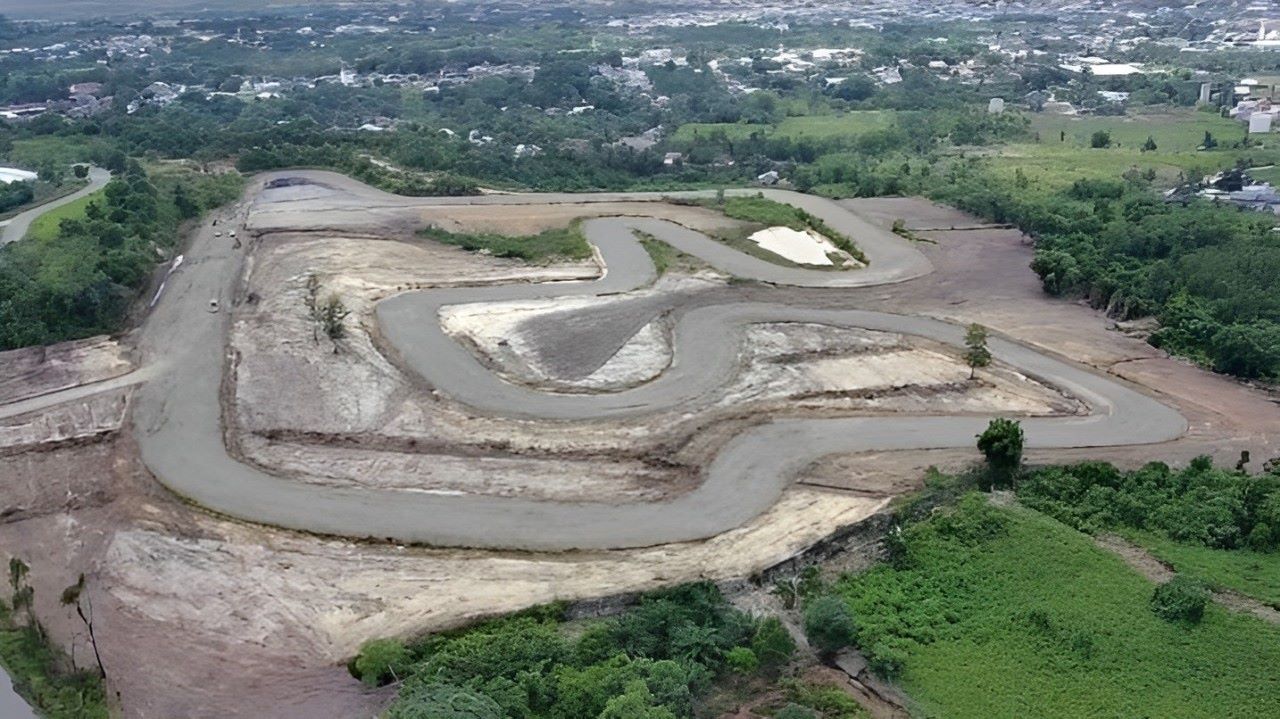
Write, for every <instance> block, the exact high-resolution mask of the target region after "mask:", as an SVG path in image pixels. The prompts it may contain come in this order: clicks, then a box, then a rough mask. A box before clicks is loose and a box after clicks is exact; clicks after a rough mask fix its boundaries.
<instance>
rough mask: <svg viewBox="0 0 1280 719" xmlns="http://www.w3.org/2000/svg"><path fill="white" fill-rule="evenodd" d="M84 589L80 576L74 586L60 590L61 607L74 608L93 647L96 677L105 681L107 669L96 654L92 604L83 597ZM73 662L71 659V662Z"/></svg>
mask: <svg viewBox="0 0 1280 719" xmlns="http://www.w3.org/2000/svg"><path fill="white" fill-rule="evenodd" d="M84 587H85V582H84V575H83V574H81V575H80V578H79V579H78V580H76V583H75V584H72V585H71V586H69V587H67V588H66V589H64V590H62V597H61V601H62V606H64V607H75V608H76V615H78V616H79V617H80V621H82V622H84V626H85V628H86V629H88V630H89V645H90V646H92V647H93V658H94V660H95V661H96V662H98V676H99V677H102V678H103V679H106V678H107V669H106V667H104V666H102V654H100V653H99V652H98V637H97V636H96V635H95V634H94V633H93V602H91V601H89V597H88V596H86V595H85V593H84ZM74 661H75V659H74V658H73V659H72V662H73V663H74Z"/></svg>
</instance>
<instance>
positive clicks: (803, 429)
mask: <svg viewBox="0 0 1280 719" xmlns="http://www.w3.org/2000/svg"><path fill="white" fill-rule="evenodd" d="M774 194H775V197H777V198H778V199H785V200H786V201H789V202H792V201H794V202H795V203H796V204H802V206H805V209H809V210H810V211H811V212H814V213H815V214H818V215H819V216H821V217H823V219H824V220H827V221H829V222H831V223H832V224H833V226H835V227H836V228H837V229H838V230H840V231H847V230H848V229H849V228H850V227H851V226H853V225H856V224H857V223H861V222H862V221H861V220H860V219H858V218H856V217H854V216H853V215H851V214H850V213H848V212H846V211H845V210H843V209H842V208H839V207H838V206H837V205H835V204H834V203H830V202H827V201H825V200H821V199H819V198H813V197H808V196H804V195H795V193H774ZM537 197H539V196H501V197H488V198H480V200H481V201H482V202H481V204H489V203H494V202H529V201H531V198H537ZM574 197H576V196H574ZM602 197H608V198H609V199H614V200H616V199H632V200H634V199H648V197H646V196H643V195H640V196H637V195H608V196H602ZM542 200H543V201H548V198H546V197H542ZM460 201H462V200H458V199H447V200H443V201H428V202H427V203H421V202H420V203H418V204H431V203H432V202H434V203H435V204H456V203H457V202H460ZM585 231H586V233H587V237H588V239H589V240H590V241H591V243H592V244H594V245H595V246H596V247H597V248H598V250H599V252H600V256H601V259H602V260H603V261H604V264H605V266H606V268H607V270H606V272H605V274H604V276H603V277H602V278H601V279H599V280H597V281H594V282H581V283H550V284H543V285H510V286H498V287H476V288H459V289H437V290H425V291H417V292H410V293H405V294H401V295H398V296H395V297H392V298H390V299H387V300H384V301H383V302H382V303H380V304H379V305H378V307H377V310H376V312H377V317H378V321H379V323H380V325H381V328H382V331H383V333H384V334H385V336H386V337H387V339H388V340H389V341H390V342H391V343H392V344H393V345H394V346H395V347H396V348H397V350H398V351H399V352H400V353H401V356H402V360H403V362H404V363H405V364H407V365H408V366H409V367H410V368H411V369H413V370H414V371H416V372H417V373H419V374H420V375H422V377H423V378H425V379H426V380H427V381H428V382H429V383H430V384H431V385H432V386H433V387H435V388H436V389H437V390H438V391H439V392H442V393H443V394H445V395H446V396H449V397H451V398H453V399H455V400H457V401H459V402H462V403H465V404H467V405H469V406H471V407H473V408H475V409H477V410H479V411H483V412H490V413H495V414H501V415H504V416H517V417H529V418H540V419H550V420H590V419H595V418H606V417H625V416H635V415H642V414H646V413H652V412H656V411H661V410H664V409H669V408H671V407H676V406H682V405H689V404H691V403H696V402H697V401H698V400H699V398H700V397H702V396H704V395H705V394H706V393H707V392H709V391H710V390H712V389H714V388H715V387H717V386H718V385H719V384H720V383H721V382H722V381H723V378H724V377H725V376H726V374H727V372H728V371H729V369H730V368H731V366H732V364H733V361H734V358H735V355H736V352H737V347H738V343H739V342H740V336H741V331H742V328H743V327H745V326H747V325H749V324H751V323H758V322H812V323H821V324H828V325H833V326H842V327H861V328H867V329H875V330H885V331H891V332H901V333H906V334H914V335H920V336H923V337H928V338H931V339H934V340H939V341H942V342H947V343H951V344H958V343H959V342H960V341H961V339H962V335H963V329H962V328H960V327H957V326H955V325H952V324H949V323H945V322H940V321H938V320H933V319H929V318H923V317H913V316H902V315H892V314H884V313H878V312H868V311H861V310H818V309H807V308H795V307H788V306H785V305H776V304H764V303H733V304H724V305H714V306H709V307H702V308H698V309H695V310H693V311H691V312H689V313H687V314H686V315H685V316H684V317H683V318H682V319H681V320H680V322H679V323H678V325H677V327H676V329H675V337H674V340H675V351H676V355H675V359H674V361H673V363H672V366H671V367H670V368H669V369H668V370H667V371H666V372H665V373H664V374H663V375H662V376H661V377H659V378H658V379H656V380H654V381H653V382H650V383H647V384H645V385H642V386H640V387H637V388H634V389H630V390H627V391H622V392H617V393H612V394H602V395H577V394H575V395H559V394H551V393H544V392H538V391H536V390H533V389H530V388H527V387H521V386H517V385H513V384H509V383H506V382H504V381H502V380H501V379H500V378H498V377H496V376H495V375H493V374H492V373H490V372H489V371H488V370H487V369H485V368H484V367H483V366H482V365H481V364H480V362H479V361H478V360H477V359H476V357H475V356H473V355H472V354H471V353H470V352H469V351H467V350H466V349H464V348H463V347H461V346H460V345H458V344H457V343H456V342H454V341H453V340H452V339H451V338H449V337H448V336H447V335H445V334H444V332H443V331H442V330H441V328H440V324H439V319H438V310H439V308H440V307H442V306H444V305H449V304H459V303H468V302H491V301H501V300H512V299H529V298H555V297H563V296H568V295H599V294H605V293H612V292H622V291H626V290H629V289H633V288H635V287H638V286H641V285H643V284H645V283H647V282H649V281H651V280H652V278H653V276H654V270H653V265H652V262H651V261H650V259H649V257H648V255H647V254H646V253H645V251H644V249H643V247H642V246H641V245H640V243H639V241H638V240H637V239H636V237H635V232H636V231H643V232H646V233H649V234H652V235H654V236H656V237H658V238H659V239H660V240H662V241H664V242H668V243H670V244H672V245H674V246H675V247H677V248H678V249H680V250H682V251H684V252H687V253H689V254H692V255H695V256H698V257H700V258H701V259H703V260H705V261H707V262H709V263H711V264H713V265H715V266H717V267H720V268H721V269H724V270H726V271H729V272H732V273H733V274H735V275H739V276H745V277H751V278H755V279H760V280H763V281H768V282H775V283H779V284H790V285H799V286H824V287H830V286H857V285H871V284H881V283H885V282H894V281H900V280H903V279H909V278H911V277H915V276H919V275H920V274H923V273H925V272H928V270H929V266H928V262H927V260H925V259H924V258H923V256H921V255H920V254H919V253H918V252H917V251H916V250H915V248H914V247H912V246H911V245H910V243H907V242H906V241H904V240H900V239H899V238H896V236H893V235H891V234H889V233H886V232H884V231H882V230H877V233H876V234H874V235H871V234H868V235H861V234H856V233H852V232H851V233H850V234H852V235H853V236H855V237H856V238H857V240H858V241H859V243H860V245H861V247H862V249H863V250H864V252H866V253H867V254H868V256H869V257H870V258H871V261H872V264H871V267H869V268H867V269H864V270H857V271H852V272H846V273H834V272H824V271H816V270H804V269H796V268H782V267H778V266H775V265H771V264H768V263H765V262H763V261H760V260H758V259H755V258H752V257H749V256H747V255H744V254H741V253H738V252H736V251H734V250H732V249H730V248H728V247H725V246H724V245H721V244H719V243H716V242H714V241H712V240H710V239H708V238H706V237H704V236H702V235H700V234H698V233H696V232H692V231H689V230H687V229H684V228H681V227H679V226H677V225H674V224H671V223H668V222H665V221H659V220H652V219H634V218H608V219H600V220H592V221H590V222H588V223H587V224H586V225H585ZM215 317H217V316H214V315H209V316H207V317H193V318H191V320H192V321H193V322H195V323H197V324H198V323H201V322H203V323H206V324H209V325H210V327H212V328H214V329H212V330H210V331H211V332H212V333H213V335H214V336H218V337H220V338H221V339H222V341H225V323H226V319H225V317H223V318H222V319H215ZM219 327H220V328H221V329H217V328H219ZM990 344H991V349H992V351H993V353H994V354H995V356H996V357H997V358H998V359H1000V360H1001V361H1003V362H1006V363H1008V364H1010V365H1012V366H1014V367H1017V368H1018V369H1020V370H1021V371H1023V372H1025V373H1028V374H1030V375H1034V376H1037V377H1039V378H1041V379H1043V380H1045V381H1047V382H1051V383H1055V384H1057V385H1059V386H1061V387H1062V388H1064V389H1066V390H1067V391H1069V392H1072V393H1073V394H1075V395H1076V396H1078V397H1079V398H1081V399H1082V400H1084V401H1085V402H1086V403H1088V404H1089V406H1090V407H1091V410H1092V412H1091V414H1090V415H1088V416H1080V417H1063V418H1032V419H1026V420H1024V421H1023V427H1024V429H1025V432H1026V437H1027V445H1028V446H1030V447H1088V446H1108V445H1122V444H1143V443H1153V442H1160V441H1165V440H1169V439H1173V438H1175V437H1177V436H1179V435H1180V434H1182V433H1183V432H1184V431H1185V429H1186V423H1185V420H1184V419H1183V418H1182V417H1181V415H1179V414H1178V413H1177V412H1176V411H1174V410H1172V409H1170V408H1169V407H1166V406H1165V405H1163V404H1161V403H1159V402H1157V401H1155V400H1153V399H1151V398H1149V397H1147V396H1146V395H1143V394H1141V393H1139V392H1136V391H1134V390H1132V389H1130V388H1128V387H1126V386H1124V385H1122V384H1120V383H1118V382H1115V381H1113V380H1110V379H1108V378H1105V377H1101V376H1099V375H1096V374H1093V373H1092V372H1089V371H1087V370H1084V369H1081V368H1079V367H1076V366H1074V365H1070V364H1068V363H1065V362H1062V361H1060V360H1057V359H1054V358H1052V357H1049V356H1046V355H1043V354H1041V353H1038V352H1036V351H1034V350H1032V349H1029V348H1027V347H1024V346H1022V345H1019V344H1016V343H1013V342H1008V341H1005V340H1002V339H998V338H995V339H992V341H991V343H990ZM220 346H221V345H219V347H220ZM221 364H222V357H221V355H220V354H219V353H218V352H217V351H216V350H214V349H213V348H206V349H205V350H204V351H189V352H188V353H187V356H186V357H184V358H182V359H181V360H175V361H174V362H173V363H172V365H173V366H174V367H175V369H174V371H172V372H170V373H167V374H166V375H165V376H164V377H162V378H160V379H158V380H155V381H152V382H150V383H148V384H147V385H146V386H144V387H143V389H142V390H140V393H139V397H138V401H137V403H136V409H135V427H136V429H137V430H138V432H137V434H138V438H139V445H140V448H141V451H142V454H143V459H144V460H145V461H146V463H147V464H148V466H149V467H150V468H151V469H152V471H153V472H154V473H155V474H156V476H157V477H158V478H160V480H161V481H162V482H164V483H165V484H166V485H168V486H169V487H170V488H171V489H173V490H174V491H176V492H178V493H179V494H182V495H184V496H186V497H188V498H190V499H191V500H193V501H195V502H197V503H199V504H202V505H204V506H206V507H209V508H211V509H213V510H215V511H218V512H222V513H225V514H229V515H232V516H235V517H239V518H242V519H247V520H251V521H257V522H263V523H268V524H274V525H279V526H284V527H289V528H294V529H300V530H305V531H313V532H320V533H326V534H335V535H344V536H354V537H365V536H369V537H378V538H393V539H395V540H397V541H403V542H421V543H428V544H435V545H448V546H466V547H490V548H519V549H537V550H565V549H607V548H622V547H637V546H649V545H655V544H662V543H668V542H678V541H686V540H694V539H700V538H704V537H708V536H712V535H715V534H718V533H721V532H724V531H726V530H729V529H732V528H734V527H737V526H739V525H741V524H742V523H744V522H746V521H748V520H750V519H751V518H753V517H755V516H757V515H759V514H760V513H762V512H764V511H765V510H767V509H768V508H769V507H770V506H772V505H773V504H774V503H775V502H776V500H777V499H778V497H779V496H780V495H781V493H782V491H783V490H784V489H785V488H786V486H787V485H788V484H789V483H790V482H791V481H792V479H793V478H794V477H795V476H796V474H797V473H799V472H800V471H801V470H802V469H803V468H804V467H805V466H806V465H808V464H809V463H811V462H813V461H814V460H816V459H818V458H820V457H822V456H825V455H828V454H833V453H839V452H858V451H865V450H905V449H925V448H947V447H969V446H972V444H973V441H974V436H975V435H976V434H978V433H979V432H981V431H982V429H983V428H984V427H985V426H986V423H987V421H988V418H985V417H972V416H964V417H946V416H934V417H894V418H882V417H876V418H866V417H857V418H844V419H782V420H773V421H767V422H765V423H764V424H761V425H757V426H755V427H752V428H751V429H748V430H746V431H744V432H742V433H741V434H739V435H737V436H736V437H734V438H733V439H732V440H731V441H729V442H728V443H727V444H726V445H725V446H724V447H723V448H722V449H721V451H720V453H719V454H718V455H717V457H716V458H715V459H714V460H713V461H712V463H711V464H710V465H709V466H708V467H707V468H706V470H705V475H704V478H703V482H702V483H701V484H700V485H699V487H698V488H697V489H695V490H693V491H692V492H689V493H687V494H684V495H682V496H680V497H677V498H675V499H672V500H669V501H665V502H653V503H634V504H619V505H607V504H588V503H565V502H549V501H530V500H523V499H518V498H506V497H487V496H478V495H464V496H456V495H437V494H430V493H424V492H412V491H403V490H386V489H372V488H364V489H336V488H330V487H320V486H314V485H307V484H303V483H299V482H296V481H293V480H288V479H282V478H279V477H274V476H271V475H269V474H266V473H264V472H262V471H260V470H258V469H256V468H253V467H249V466H247V465H244V464H241V463H239V462H237V461H236V460H235V459H233V458H232V457H231V456H230V455H229V454H228V453H227V450H226V447H225V445H224V441H223V434H222V425H221V416H220V409H219V407H220V405H219V401H218V387H219V382H220V378H221Z"/></svg>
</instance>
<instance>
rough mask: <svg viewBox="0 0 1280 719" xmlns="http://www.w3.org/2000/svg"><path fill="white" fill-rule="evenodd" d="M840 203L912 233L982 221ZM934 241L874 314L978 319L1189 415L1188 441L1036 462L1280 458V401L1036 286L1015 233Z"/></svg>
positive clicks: (905, 206)
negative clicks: (923, 272) (915, 276)
mask: <svg viewBox="0 0 1280 719" xmlns="http://www.w3.org/2000/svg"><path fill="white" fill-rule="evenodd" d="M841 204H843V205H845V206H846V207H849V208H850V209H852V210H854V211H855V212H858V213H860V214H863V215H864V216H866V217H867V218H868V219H874V220H875V221H876V222H877V223H878V224H882V225H885V226H888V225H890V224H892V222H893V219H894V218H895V217H904V218H907V219H908V222H907V224H908V227H935V228H936V227H943V226H945V227H950V226H952V225H954V226H956V227H980V226H981V224H982V223H980V222H979V221H977V220H976V218H972V217H969V216H967V215H965V214H964V213H959V212H957V211H956V210H954V209H952V208H946V207H940V206H938V205H935V204H933V203H931V202H928V201H927V200H923V199H919V198H882V199H865V200H845V201H843V202H842V203H841ZM919 234H920V235H922V236H923V237H925V238H927V239H929V240H933V241H934V242H936V243H937V244H929V243H923V244H922V245H921V250H922V251H923V252H924V253H925V254H926V255H927V256H928V257H929V259H930V261H932V262H933V263H934V266H935V267H936V268H937V270H938V271H937V272H935V273H934V274H932V275H930V276H929V277H926V278H922V279H920V280H916V281H912V282H907V283H903V284H901V285H894V286H891V287H885V288H878V289H876V290H872V291H869V293H868V294H870V295H874V299H873V300H872V302H874V304H875V305H876V307H877V308H881V309H887V310H888V311H899V312H919V313H921V314H928V315H933V316H935V317H941V318H943V319H951V320H955V321H960V322H981V323H983V324H986V325H987V326H989V327H991V328H992V329H994V330H996V331H998V332H1001V333H1003V334H1005V335H1007V336H1009V337H1011V338H1013V339H1016V340H1019V341H1021V342H1025V343H1027V344H1029V345H1033V346H1035V347H1038V348H1042V349H1044V350H1047V351H1049V352H1053V353H1055V354H1058V355H1059V356H1061V357H1065V358H1067V359H1069V360H1073V361H1076V362H1080V363H1083V364H1087V365H1090V366H1093V367H1095V368H1098V369H1101V370H1104V371H1106V372H1108V373H1110V374H1112V375H1115V376H1117V377H1120V378H1123V379H1126V380H1129V381H1131V382H1133V383H1135V384H1136V385H1138V386H1140V387H1143V388H1146V389H1148V390H1149V391H1151V392H1153V393H1156V394H1159V395H1160V396H1161V398H1162V399H1165V400H1168V401H1170V402H1172V403H1173V405H1174V406H1176V407H1177V408H1178V410H1179V411H1180V412H1182V414H1183V415H1185V416H1186V417H1187V419H1188V421H1189V422H1190V425H1191V428H1190V431H1189V432H1188V433H1187V435H1186V436H1184V437H1183V438H1181V439H1179V440H1177V441H1174V442H1170V443H1167V444H1164V445H1160V446H1156V447H1129V448H1110V449H1105V450H1102V449H1076V450H1055V451H1053V452H1030V453H1029V454H1028V459H1029V460H1031V461H1033V462H1044V461H1073V460H1082V459H1086V458H1094V459H1096V458H1103V459H1110V460H1112V461H1116V462H1118V463H1121V464H1126V465H1133V464H1141V463H1142V462H1145V461H1147V460H1149V459H1152V458H1160V459H1162V460H1165V461H1169V462H1173V463H1185V462H1187V461H1189V460H1190V459H1191V458H1193V457H1195V456H1196V455H1197V454H1209V455H1211V456H1213V457H1214V459H1215V460H1216V461H1218V462H1219V463H1223V464H1230V465H1234V464H1235V462H1236V460H1237V459H1238V458H1239V456H1240V452H1241V451H1243V450H1248V451H1250V453H1251V455H1252V456H1253V457H1254V463H1253V465H1252V466H1253V467H1254V468H1255V469H1256V468H1258V467H1260V466H1261V464H1262V461H1263V460H1265V459H1268V458H1271V457H1275V456H1278V455H1280V445H1278V444H1277V438H1280V404H1277V403H1276V402H1275V401H1274V399H1273V398H1272V397H1271V396H1269V395H1268V394H1266V393H1264V392H1261V391H1259V390H1256V389H1254V388H1251V387H1248V386H1247V385H1245V384H1243V383H1241V382H1238V381H1236V380H1233V379H1231V378H1229V377H1224V376H1221V375H1215V374H1213V373H1210V372H1206V371H1204V370H1202V369H1200V368H1198V367H1195V366H1193V365H1191V364H1190V363H1188V362H1186V361H1184V360H1180V359H1176V358H1170V357H1169V356H1168V355H1167V354H1166V353H1164V352H1163V351H1161V350H1158V349H1156V348H1155V347H1152V346H1151V345H1149V344H1147V343H1146V342H1144V341H1142V340H1141V339H1138V338H1135V337H1131V336H1128V335H1127V334H1125V333H1124V332H1121V331H1119V330H1118V329H1117V328H1116V324H1115V323H1114V322H1113V321H1111V320H1109V319H1108V318H1107V317H1106V316H1105V315H1104V314H1102V313H1100V312H1097V311H1095V310H1093V309H1091V308H1090V307H1088V306H1087V305H1084V304H1082V303H1076V302H1070V301H1065V300H1060V299H1057V298H1054V297H1051V296H1049V295H1046V294H1045V293H1044V292H1042V291H1041V289H1040V282H1039V278H1037V277H1036V275H1035V273H1033V272H1031V271H1030V269H1028V264H1029V263H1030V261H1031V247H1030V245H1029V244H1028V242H1027V240H1026V239H1025V238H1024V237H1023V236H1022V234H1021V233H1019V232H1017V231H1016V230H1008V229H999V228H990V227H987V228H981V229H976V230H961V231H951V230H943V231H923V232H919Z"/></svg>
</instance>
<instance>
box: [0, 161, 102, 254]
mask: <svg viewBox="0 0 1280 719" xmlns="http://www.w3.org/2000/svg"><path fill="white" fill-rule="evenodd" d="M110 181H111V173H110V172H107V171H106V170H104V169H102V168H101V167H90V168H89V184H88V185H85V186H84V187H82V188H80V189H79V190H76V191H75V192H73V193H71V194H70V195H67V196H66V197H59V198H58V199H56V200H53V201H52V202H46V203H44V204H43V205H39V206H37V207H33V208H31V209H30V210H27V211H26V212H23V213H21V214H18V215H15V216H14V217H13V219H11V220H9V222H8V223H6V224H5V225H4V228H3V229H0V247H4V246H5V245H7V244H9V243H10V242H17V241H18V240H21V239H22V237H23V235H26V234H27V229H28V228H30V227H31V223H32V222H34V221H35V219H36V218H37V217H39V216H41V215H43V214H44V213H46V212H49V211H50V210H56V209H58V208H59V207H62V206H63V205H67V204H70V203H72V202H75V201H76V200H78V199H80V198H81V197H85V196H87V195H91V194H93V193H95V192H97V191H98V190H101V189H102V188H104V187H106V186H107V183H108V182H110Z"/></svg>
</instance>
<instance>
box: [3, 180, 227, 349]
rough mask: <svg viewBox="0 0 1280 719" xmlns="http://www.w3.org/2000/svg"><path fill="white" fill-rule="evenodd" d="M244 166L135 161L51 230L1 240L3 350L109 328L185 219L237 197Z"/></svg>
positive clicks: (117, 321) (120, 316) (174, 239)
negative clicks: (157, 165) (158, 170)
mask: <svg viewBox="0 0 1280 719" xmlns="http://www.w3.org/2000/svg"><path fill="white" fill-rule="evenodd" d="M241 183H242V180H241V178H240V177H239V176H238V175H223V176H203V175H195V174H187V173H183V174H173V173H167V174H165V175H163V176H160V177H157V178H155V181H153V178H152V177H150V176H149V175H148V173H147V171H146V170H145V169H143V167H142V165H140V164H139V163H137V162H136V161H128V162H125V163H124V166H123V168H122V171H121V172H120V173H119V174H118V175H117V176H116V177H115V178H114V179H112V181H111V182H110V183H109V184H108V185H107V186H106V187H105V188H104V189H103V190H102V192H101V194H100V195H97V196H95V199H93V200H92V201H90V202H89V204H88V205H87V208H86V210H85V213H84V217H83V218H76V219H67V220H63V221H62V223H61V225H60V226H59V228H58V232H57V234H56V235H55V236H53V237H52V238H28V239H25V240H22V241H19V242H15V243H13V244H11V245H9V246H7V247H5V248H3V249H0V349H14V348H17V347H25V346H28V345H36V344H48V343H51V342H60V341H63V340H69V339H77V338H80V337H87V336H89V335H93V334H97V333H101V332H111V331H114V330H116V329H117V328H118V327H119V326H120V322H121V320H122V319H123V317H124V313H125V310H126V309H127V307H128V305H129V303H130V302H132V301H133V299H134V297H135V296H136V295H137V293H138V291H139V290H140V289H141V288H142V286H143V285H144V284H145V283H146V281H147V278H148V277H149V275H150V273H151V270H152V269H153V268H154V267H155V265H156V263H157V261H159V259H160V258H161V257H162V255H163V253H164V251H166V250H168V249H169V248H172V247H173V246H174V244H175V243H176V242H177V228H178V225H179V223H180V222H181V221H182V220H183V219H186V218H190V217H195V216H196V215H198V214H199V213H200V212H203V211H204V210H205V209H208V208H211V207H215V206H217V205H220V204H223V203H225V202H227V201H229V200H231V199H233V198H234V197H235V196H236V195H237V194H238V193H239V191H240V187H241Z"/></svg>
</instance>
